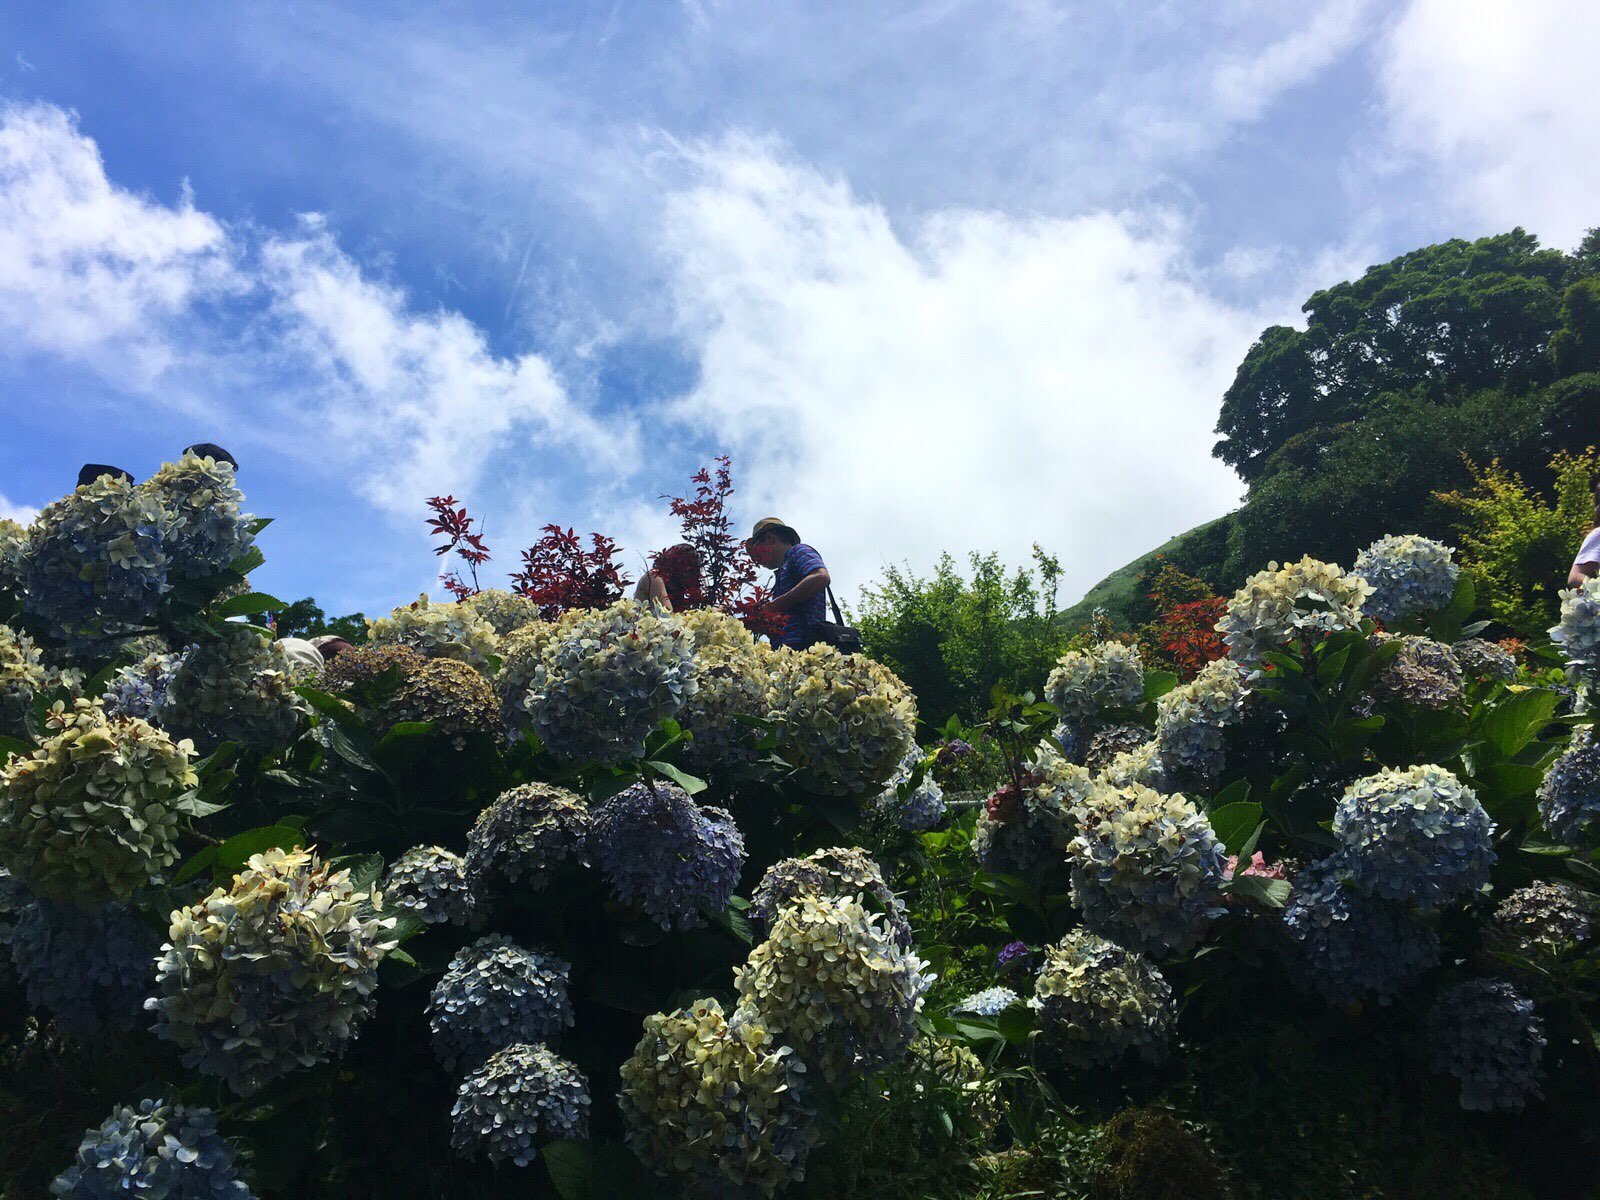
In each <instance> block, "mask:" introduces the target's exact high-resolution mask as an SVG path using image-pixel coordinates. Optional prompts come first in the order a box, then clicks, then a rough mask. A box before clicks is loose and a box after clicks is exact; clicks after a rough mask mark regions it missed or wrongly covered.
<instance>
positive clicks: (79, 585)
mask: <svg viewBox="0 0 1600 1200" xmlns="http://www.w3.org/2000/svg"><path fill="white" fill-rule="evenodd" d="M170 521H171V517H170V516H169V514H168V513H167V512H166V510H165V509H164V508H163V507H162V506H161V503H160V501H159V499H158V498H157V497H156V496H155V495H154V494H153V493H151V492H149V491H147V490H145V489H142V488H138V487H135V486H134V485H133V484H131V483H129V482H128V481H127V480H126V479H122V478H120V477H115V476H111V475H102V476H101V477H100V478H99V479H97V480H95V481H94V482H93V483H89V484H85V485H84V486H83V487H80V488H78V489H77V490H76V491H75V492H73V493H72V495H70V496H64V497H62V498H61V499H60V500H57V501H56V502H55V503H54V504H51V505H49V506H48V507H46V508H45V510H44V511H43V512H41V513H40V514H39V516H38V517H37V518H36V519H35V520H34V522H33V524H32V525H31V526H29V528H28V545H27V549H26V550H25V551H24V553H23V555H22V561H21V565H20V569H19V571H18V583H19V585H20V588H21V592H22V596H21V600H22V607H23V610H24V611H25V612H27V613H28V614H29V615H30V616H32V617H34V618H36V619H38V620H39V621H42V622H43V623H44V624H45V625H46V626H47V627H48V629H49V631H50V634H51V635H52V636H53V637H57V638H61V639H62V640H64V641H66V642H68V643H71V644H73V645H85V644H87V643H90V642H93V641H95V640H97V639H99V638H104V637H112V636H116V635H118V634H121V633H124V632H126V631H128V630H129V629H132V628H135V627H137V626H139V625H141V624H143V623H144V622H145V621H146V620H148V618H149V617H150V615H151V614H152V613H154V612H155V610H156V606H157V605H158V604H160V602H161V598H162V597H163V596H164V595H165V594H166V593H167V592H169V591H170V590H171V587H172V585H171V583H170V582H169V580H168V576H169V574H170V570H171V566H172V561H171V557H170V555H169V554H168V552H167V548H166V537H167V532H168V528H169V524H170Z"/></svg>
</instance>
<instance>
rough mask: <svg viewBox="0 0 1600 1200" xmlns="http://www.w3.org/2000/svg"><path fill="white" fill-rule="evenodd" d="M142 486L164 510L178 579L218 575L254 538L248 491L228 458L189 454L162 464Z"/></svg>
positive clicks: (173, 574) (167, 541) (174, 570)
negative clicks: (244, 508)
mask: <svg viewBox="0 0 1600 1200" xmlns="http://www.w3.org/2000/svg"><path fill="white" fill-rule="evenodd" d="M140 487H141V488H142V489H143V490H145V491H147V492H148V493H149V494H150V495H152V496H154V497H155V499H156V502H157V503H158V504H159V505H160V506H161V507H162V508H163V509H164V510H165V511H166V514H167V519H168V525H167V528H166V534H165V537H166V543H165V548H166V551H167V553H168V555H169V556H170V557H171V559H172V577H173V579H175V580H176V579H203V578H205V577H206V576H208V575H215V574H217V573H218V572H219V571H222V570H225V569H226V568H227V567H228V566H229V565H230V564H232V563H233V562H234V561H235V560H236V559H238V558H239V556H240V555H242V554H243V553H244V552H245V551H246V550H248V549H250V545H251V543H252V542H254V541H255V535H254V534H253V533H251V532H250V527H251V523H252V521H253V518H252V517H251V516H250V514H249V513H246V512H243V511H242V510H241V509H240V505H241V504H243V503H244V493H243V492H241V491H240V490H239V488H238V485H237V484H236V483H235V482H234V478H233V464H232V463H229V462H227V461H226V460H224V461H221V462H219V461H217V460H216V459H213V458H202V457H200V456H198V455H194V454H185V455H184V456H183V457H182V458H181V459H179V460H178V461H177V462H175V463H164V464H163V465H162V467H161V469H160V470H159V471H157V472H156V473H155V474H154V475H152V476H151V477H150V478H149V479H148V480H147V481H146V482H145V483H143V484H141V485H140Z"/></svg>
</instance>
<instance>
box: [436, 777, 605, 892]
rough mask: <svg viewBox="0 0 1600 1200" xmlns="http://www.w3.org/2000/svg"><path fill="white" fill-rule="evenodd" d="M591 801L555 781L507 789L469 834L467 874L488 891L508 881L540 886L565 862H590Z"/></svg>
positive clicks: (476, 887) (475, 886)
mask: <svg viewBox="0 0 1600 1200" xmlns="http://www.w3.org/2000/svg"><path fill="white" fill-rule="evenodd" d="M592 824H593V821H592V818H591V816H590V813H589V802H588V801H587V800H585V799H583V797H581V796H579V795H578V794H577V793H575V792H569V791H568V790H567V789H566V788H564V787H557V786H556V785H555V784H553V783H523V784H519V785H517V786H516V787H514V788H511V789H510V790H509V791H505V792H502V793H501V794H500V795H499V797H498V798H496V799H495V801H494V802H493V803H492V804H490V805H489V807H488V808H486V809H484V810H483V811H482V812H481V813H479V814H478V819H477V820H476V821H474V822H473V823H472V829H471V830H470V831H469V832H468V834H467V860H466V862H467V879H468V880H469V881H470V883H471V885H472V889H473V891H474V892H475V893H477V894H479V895H484V894H486V893H487V892H489V891H490V890H492V889H493V888H495V887H497V886H500V885H503V884H515V883H524V882H525V884H526V886H527V887H528V888H529V889H530V890H531V891H536V892H537V891H541V890H543V888H544V887H545V885H546V884H548V883H549V882H550V879H551V877H552V876H553V875H554V873H555V871H556V870H557V868H559V867H560V866H561V865H562V864H563V863H568V862H571V863H576V864H579V865H583V866H587V865H588V861H589V860H588V844H589V833H590V830H591V827H592Z"/></svg>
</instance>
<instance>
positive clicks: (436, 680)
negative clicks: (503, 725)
mask: <svg viewBox="0 0 1600 1200" xmlns="http://www.w3.org/2000/svg"><path fill="white" fill-rule="evenodd" d="M340 657H341V658H342V657H344V656H343V655H340ZM385 716H386V718H387V719H388V720H389V721H391V722H400V721H427V722H430V723H431V724H432V725H433V728H434V730H435V732H438V733H443V734H447V735H451V736H454V737H460V736H461V735H463V734H469V733H494V732H496V731H497V730H498V729H499V728H500V701H499V699H498V697H496V696H495V694H494V688H493V687H491V686H490V685H489V681H488V680H487V679H485V678H484V676H483V673H482V672H481V671H478V670H477V669H475V668H473V667H471V666H468V665H467V664H466V663H464V662H460V661H458V660H456V659H452V658H434V659H429V660H428V661H427V662H425V663H423V664H422V665H421V666H420V667H418V668H417V670H416V671H415V672H414V673H413V674H412V675H410V676H409V677H407V679H406V681H405V682H404V683H402V684H401V685H400V686H399V687H398V688H397V689H396V690H395V692H394V695H392V696H391V697H390V698H389V702H388V703H387V705H385Z"/></svg>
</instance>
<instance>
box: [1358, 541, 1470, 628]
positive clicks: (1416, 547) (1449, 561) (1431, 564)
mask: <svg viewBox="0 0 1600 1200" xmlns="http://www.w3.org/2000/svg"><path fill="white" fill-rule="evenodd" d="M1454 556H1455V549H1454V548H1453V547H1450V546H1446V545H1445V544H1444V543H1443V542H1436V541H1433V540H1432V539H1431V538H1425V537H1420V536H1418V535H1417V534H1414V533H1402V534H1390V535H1389V536H1388V537H1381V538H1379V539H1378V540H1377V541H1375V542H1373V543H1372V545H1370V546H1368V547H1367V548H1366V549H1365V550H1363V551H1362V552H1361V553H1360V554H1358V555H1357V556H1356V565H1355V569H1354V570H1352V571H1351V574H1352V575H1355V576H1357V577H1358V578H1360V579H1364V580H1366V582H1367V584H1368V585H1369V586H1370V587H1371V588H1372V594H1371V595H1370V596H1368V597H1367V602H1366V605H1365V608H1366V611H1367V613H1368V614H1369V615H1371V616H1373V617H1376V618H1377V619H1378V620H1380V621H1384V622H1387V623H1390V624H1392V623H1394V622H1396V621H1403V620H1405V619H1406V618H1408V617H1414V616H1418V615H1419V614H1421V613H1426V612H1433V611H1435V610H1436V609H1441V608H1444V607H1445V606H1446V605H1448V604H1449V603H1450V599H1451V597H1452V596H1454V595H1455V590H1456V577H1457V576H1458V575H1460V574H1461V568H1460V567H1458V566H1457V565H1456V563H1455V557H1454Z"/></svg>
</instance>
